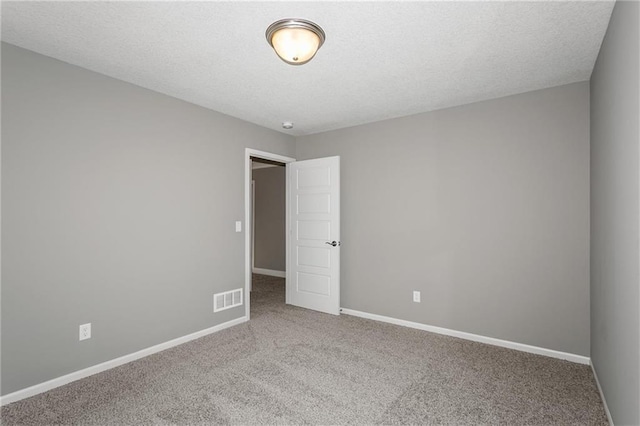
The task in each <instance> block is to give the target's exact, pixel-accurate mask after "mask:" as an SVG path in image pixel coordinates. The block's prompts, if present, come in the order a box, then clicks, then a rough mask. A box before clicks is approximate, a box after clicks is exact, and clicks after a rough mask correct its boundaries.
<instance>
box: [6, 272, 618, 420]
mask: <svg viewBox="0 0 640 426" xmlns="http://www.w3.org/2000/svg"><path fill="white" fill-rule="evenodd" d="M251 300H252V320H251V321H250V322H249V323H246V324H242V325H239V326H236V327H233V328H230V329H227V330H224V331H221V332H219V333H216V334H213V335H210V336H207V337H204V338H201V339H198V340H195V341H193V342H189V343H186V344H184V345H181V346H179V347H176V348H173V349H169V350H166V351H164V352H161V353H158V354H156V355H152V356H149V357H147V358H144V359H141V360H139V361H135V362H132V363H130V364H127V365H124V366H121V367H118V368H115V369H112V370H109V371H106V372H104V373H100V374H97V375H95V376H92V377H88V378H86V379H83V380H80V381H77V382H74V383H71V384H69V385H66V386H63V387H60V388H57V389H54V390H52V391H49V392H47V393H44V394H41V395H37V396H35V397H33V398H29V399H25V400H22V401H19V402H16V403H13V404H10V405H8V406H5V407H2V423H3V424H5V425H13V424H91V425H116V424H117V425H125V424H136V425H139V424H157V425H166V424H180V425H187V424H324V425H326V424H456V425H477V424H505V425H516V424H522V425H524V424H527V425H549V424H562V425H569V424H573V425H605V424H607V420H606V417H605V413H604V410H603V406H602V402H601V400H600V397H599V395H598V391H597V388H596V385H595V382H594V379H593V376H592V374H591V370H590V369H589V367H588V366H584V365H578V364H573V363H570V362H566V361H560V360H556V359H552V358H546V357H542V356H537V355H531V354H527V353H523V352H517V351H513V350H508V349H503V348H498V347H494V346H488V345H483V344H480V343H474V342H468V341H465V340H460V339H456V338H452V337H446V336H440V335H436V334H431V333H427V332H423V331H419V330H413V329H409V328H403V327H398V326H394V325H389V324H383V323H378V322H375V321H370V320H365V319H361V318H356V317H350V316H346V315H342V316H339V317H335V316H331V315H325V314H321V313H317V312H313V311H308V310H305V309H299V308H294V307H291V306H287V305H285V304H284V280H283V279H278V278H271V277H265V276H255V277H254V291H253V292H252V295H251Z"/></svg>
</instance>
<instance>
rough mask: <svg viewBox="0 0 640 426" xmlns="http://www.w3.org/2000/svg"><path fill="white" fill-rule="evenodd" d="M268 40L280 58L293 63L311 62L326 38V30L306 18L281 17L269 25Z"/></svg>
mask: <svg viewBox="0 0 640 426" xmlns="http://www.w3.org/2000/svg"><path fill="white" fill-rule="evenodd" d="M266 36H267V41H268V42H269V44H270V45H271V47H273V50H275V51H276V53H277V54H278V56H279V57H280V59H282V60H283V61H285V62H286V63H288V64H291V65H302V64H306V63H307V62H309V61H310V60H311V59H312V58H313V57H314V56H315V54H316V52H317V51H318V49H320V47H321V46H322V44H323V43H324V40H325V35H324V31H323V30H322V28H320V26H318V25H317V24H315V23H313V22H311V21H307V20H306V19H281V20H279V21H276V22H274V23H273V24H271V25H269V28H267V32H266Z"/></svg>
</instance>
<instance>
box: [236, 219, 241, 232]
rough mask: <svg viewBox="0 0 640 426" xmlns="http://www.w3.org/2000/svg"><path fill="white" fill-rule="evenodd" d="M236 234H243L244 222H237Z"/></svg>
mask: <svg viewBox="0 0 640 426" xmlns="http://www.w3.org/2000/svg"><path fill="white" fill-rule="evenodd" d="M236 232H242V222H240V221H239V220H238V221H236Z"/></svg>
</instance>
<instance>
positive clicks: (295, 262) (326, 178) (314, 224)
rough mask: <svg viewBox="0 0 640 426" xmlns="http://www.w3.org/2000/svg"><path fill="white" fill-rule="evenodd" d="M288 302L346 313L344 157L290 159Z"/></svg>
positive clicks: (288, 166) (315, 308)
mask: <svg viewBox="0 0 640 426" xmlns="http://www.w3.org/2000/svg"><path fill="white" fill-rule="evenodd" d="M287 173H289V188H288V189H289V212H288V213H289V221H288V223H289V226H290V229H289V236H288V238H289V262H288V263H289V266H288V267H287V303H288V304H291V305H296V306H300V307H303V308H307V309H313V310H316V311H320V312H326V313H328V314H334V315H339V314H340V157H328V158H318V159H315V160H306V161H296V162H293V163H288V164H287Z"/></svg>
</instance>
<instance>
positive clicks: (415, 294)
mask: <svg viewBox="0 0 640 426" xmlns="http://www.w3.org/2000/svg"><path fill="white" fill-rule="evenodd" d="M413 301H414V302H417V303H420V292H419V291H414V292H413Z"/></svg>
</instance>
